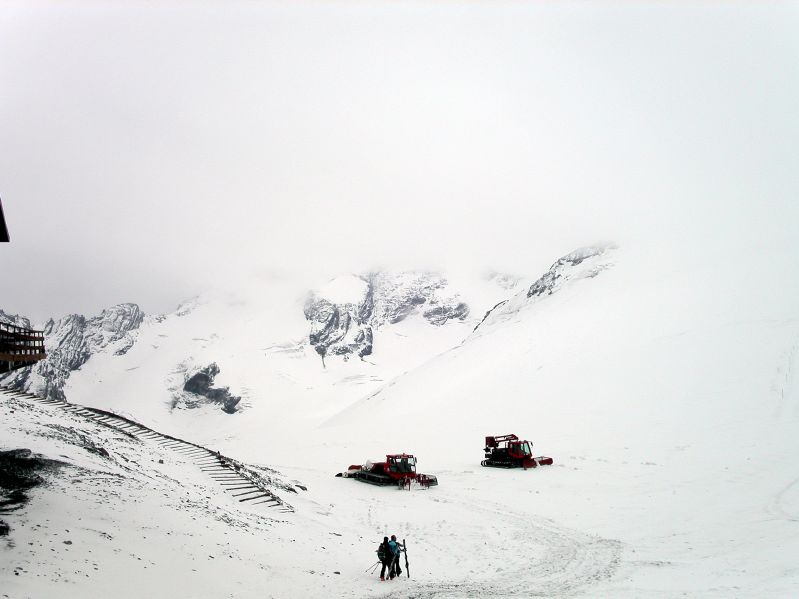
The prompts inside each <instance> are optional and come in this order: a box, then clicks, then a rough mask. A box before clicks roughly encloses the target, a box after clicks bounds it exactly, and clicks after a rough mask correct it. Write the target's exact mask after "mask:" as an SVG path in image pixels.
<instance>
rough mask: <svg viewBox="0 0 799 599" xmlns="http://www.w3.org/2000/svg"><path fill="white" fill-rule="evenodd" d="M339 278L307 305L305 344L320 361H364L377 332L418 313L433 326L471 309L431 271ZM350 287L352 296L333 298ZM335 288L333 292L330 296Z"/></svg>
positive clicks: (309, 298) (458, 318) (310, 299)
mask: <svg viewBox="0 0 799 599" xmlns="http://www.w3.org/2000/svg"><path fill="white" fill-rule="evenodd" d="M347 278H348V279H349V280H346V279H342V278H338V279H334V280H333V281H331V283H330V285H328V286H327V288H323V289H321V290H318V291H315V292H312V293H311V294H310V295H309V296H308V299H307V301H306V303H305V309H304V312H305V318H306V319H307V320H308V321H310V323H311V331H310V333H309V336H308V339H309V342H310V344H311V345H312V346H313V348H314V349H315V350H316V353H318V354H319V355H320V356H321V357H322V361H323V362H324V359H325V357H326V356H330V355H334V356H342V357H343V358H344V359H345V360H346V359H349V358H350V357H351V356H358V357H359V358H364V357H365V356H368V355H369V354H371V353H372V350H373V343H374V338H375V335H374V333H375V331H376V330H377V329H379V328H381V327H383V326H385V325H387V324H396V323H398V322H401V321H403V320H405V319H406V318H408V317H410V316H411V315H412V314H414V313H419V314H420V315H421V317H422V318H423V319H424V320H425V321H426V322H427V323H428V324H430V325H432V326H443V325H445V324H447V322H449V321H451V320H456V321H462V320H464V319H465V318H466V317H467V316H468V315H469V306H468V305H467V304H466V303H465V302H463V301H461V299H460V298H459V296H458V295H457V294H452V293H451V292H449V291H448V289H447V279H446V278H445V277H444V276H443V275H441V274H438V273H432V272H401V273H385V272H377V273H368V274H366V275H349V276H348V277H347ZM343 286H347V287H349V289H350V291H351V293H350V294H349V295H346V296H341V297H336V295H337V293H336V292H337V291H338V290H339V289H340V288H341V287H343ZM334 288H335V290H336V291H334Z"/></svg>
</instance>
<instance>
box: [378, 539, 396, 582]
mask: <svg viewBox="0 0 799 599" xmlns="http://www.w3.org/2000/svg"><path fill="white" fill-rule="evenodd" d="M377 559H379V560H380V563H381V564H382V565H383V567H382V568H380V580H385V579H386V570H388V574H389V576H390V577H391V578H394V576H393V575H392V574H391V572H392V564H393V563H394V552H393V551H392V550H391V546H390V545H389V540H388V537H383V542H382V543H380V546H379V547H378V548H377Z"/></svg>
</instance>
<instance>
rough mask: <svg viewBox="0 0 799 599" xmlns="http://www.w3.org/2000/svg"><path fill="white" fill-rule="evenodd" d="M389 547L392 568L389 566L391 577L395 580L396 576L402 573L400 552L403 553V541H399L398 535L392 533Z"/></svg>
mask: <svg viewBox="0 0 799 599" xmlns="http://www.w3.org/2000/svg"><path fill="white" fill-rule="evenodd" d="M388 548H389V550H390V551H391V568H389V572H388V575H389V578H390V579H392V580H393V578H394V577H395V576H400V575H401V574H402V568H400V562H399V558H400V554H401V553H402V543H398V542H397V535H391V540H390V541H389V542H388Z"/></svg>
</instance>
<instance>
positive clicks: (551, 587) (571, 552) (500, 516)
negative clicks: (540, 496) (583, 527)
mask: <svg viewBox="0 0 799 599" xmlns="http://www.w3.org/2000/svg"><path fill="white" fill-rule="evenodd" d="M463 507H466V508H468V509H471V510H473V511H475V512H479V516H478V515H477V514H476V515H475V517H480V518H486V519H493V520H494V521H497V520H499V521H501V522H502V523H503V524H504V526H503V528H504V529H505V530H506V531H507V533H508V534H509V535H511V538H509V539H508V542H507V543H506V544H505V545H504V546H503V547H500V548H499V549H497V550H496V554H495V556H494V557H496V559H498V560H499V561H501V562H502V563H503V564H514V562H513V561H512V560H510V559H506V558H507V557H508V555H510V556H512V557H516V558H517V559H516V560H515V564H514V565H513V566H512V567H509V568H506V569H502V570H498V571H497V573H496V574H495V575H494V576H492V577H491V578H489V579H484V580H465V581H464V582H457V583H456V582H450V583H436V584H425V585H424V586H423V587H422V588H419V589H414V590H410V589H409V590H408V594H407V595H405V596H407V597H409V598H414V599H433V598H444V597H447V598H454V597H463V598H466V597H469V598H471V597H492V598H493V597H567V596H571V595H574V594H575V593H577V592H579V591H581V590H583V589H584V588H585V587H588V586H591V585H595V584H597V583H599V582H602V581H604V580H608V579H609V578H611V577H612V576H613V575H614V573H615V572H616V570H617V568H618V567H619V565H620V562H621V551H622V544H621V542H620V541H618V540H614V539H604V538H601V537H598V536H594V535H590V534H586V533H582V532H579V531H576V530H570V529H567V528H564V527H560V526H558V525H556V524H555V523H554V522H552V521H550V520H548V519H545V518H535V519H534V520H533V519H531V516H530V515H529V514H526V513H520V512H513V511H508V510H507V509H506V508H504V507H498V506H496V505H494V506H489V505H480V504H478V503H477V502H470V503H469V504H467V505H465V506H463ZM489 521H490V520H489ZM528 549H529V552H528V551H527V550H528ZM520 552H522V559H518V558H519V554H520ZM506 554H508V555H506Z"/></svg>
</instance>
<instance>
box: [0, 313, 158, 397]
mask: <svg viewBox="0 0 799 599" xmlns="http://www.w3.org/2000/svg"><path fill="white" fill-rule="evenodd" d="M0 320H2V321H3V322H10V323H11V324H17V325H19V326H25V327H26V328H30V327H31V324H30V320H29V319H27V318H25V317H23V316H17V315H11V314H6V313H5V312H3V311H2V310H0ZM143 320H144V313H143V312H142V311H141V310H140V309H139V307H138V306H137V305H136V304H119V305H117V306H113V307H111V308H108V309H107V310H103V311H102V313H101V314H99V315H98V316H93V317H90V318H86V317H85V316H81V315H79V314H70V315H68V316H65V317H63V318H60V319H58V320H53V319H50V320H48V321H47V322H46V323H45V324H44V326H43V327H42V330H43V331H44V335H45V349H46V351H47V356H48V357H47V359H46V360H43V361H41V362H39V363H37V364H36V365H34V366H33V367H32V368H23V369H20V370H16V371H14V372H11V373H9V374H7V375H6V376H4V377H0V383H1V384H4V385H10V386H12V387H14V388H17V389H24V390H26V391H33V392H35V393H39V394H42V395H45V396H47V397H51V398H54V399H64V397H65V396H64V385H65V384H66V382H67V379H68V378H69V376H70V374H71V373H72V372H73V371H75V370H78V369H79V368H80V367H81V366H83V364H85V363H86V362H87V361H88V360H89V358H91V357H92V355H94V354H97V353H100V352H110V353H112V354H113V355H116V356H121V355H124V354H125V353H126V352H127V351H128V350H129V349H130V348H131V347H132V346H133V344H134V343H135V341H136V330H137V329H138V328H139V326H140V325H141V324H142V321H143Z"/></svg>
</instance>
